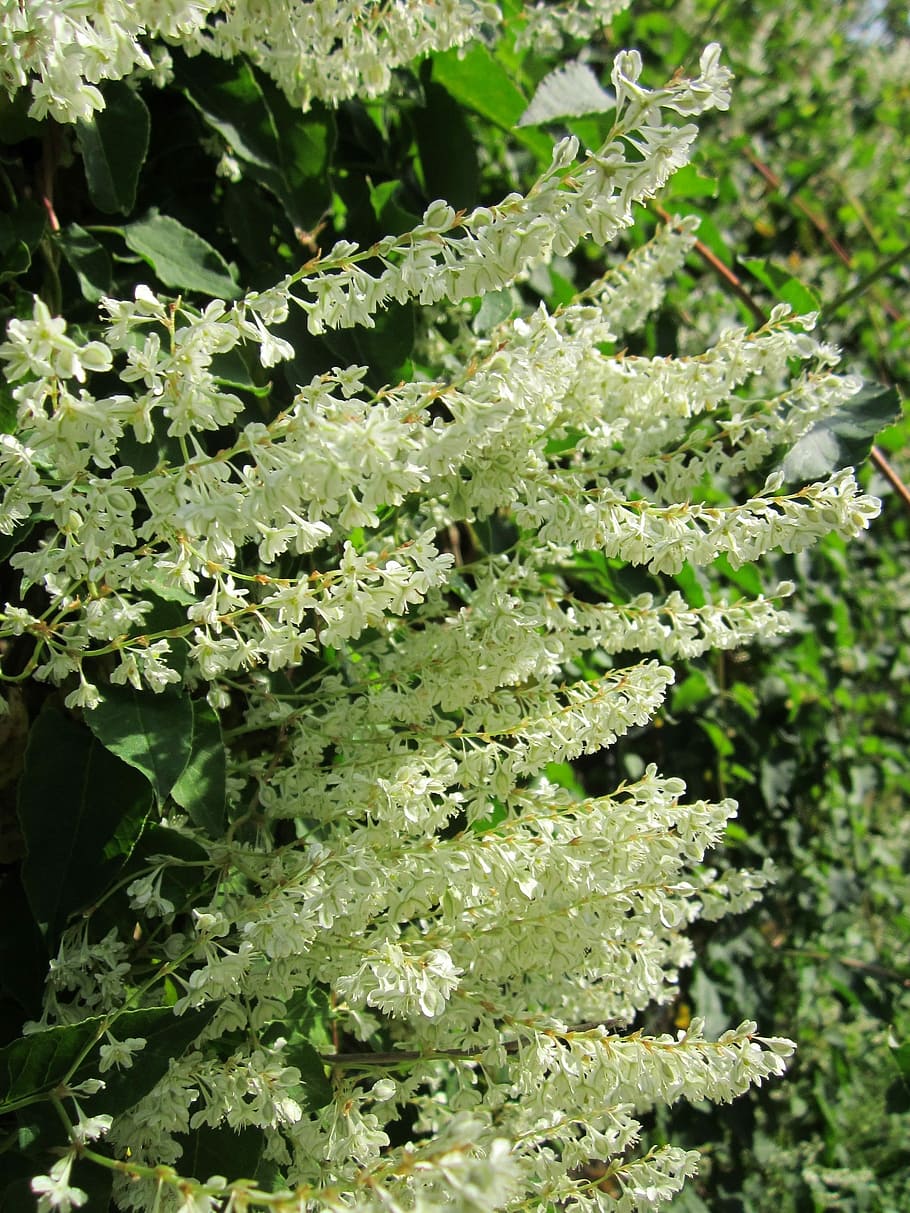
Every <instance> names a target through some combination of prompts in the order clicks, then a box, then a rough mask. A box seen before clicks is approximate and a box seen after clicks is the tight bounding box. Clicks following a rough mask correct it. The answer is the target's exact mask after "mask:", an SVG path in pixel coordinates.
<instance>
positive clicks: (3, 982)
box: [0, 869, 48, 1019]
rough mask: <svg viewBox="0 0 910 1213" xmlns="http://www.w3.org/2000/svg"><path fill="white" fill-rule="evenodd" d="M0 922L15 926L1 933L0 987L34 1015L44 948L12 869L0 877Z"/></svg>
mask: <svg viewBox="0 0 910 1213" xmlns="http://www.w3.org/2000/svg"><path fill="white" fill-rule="evenodd" d="M0 923H15V930H8V931H3V932H2V934H0V990H2V991H3V993H4V994H6V995H7V996H8V997H9V998H12V999H15V1001H16V1002H17V1003H18V1004H19V1006H20V1007H22V1008H23V1009H24V1010H25V1011H26V1013H27V1014H28V1015H29V1016H30V1017H31V1018H33V1019H37V1018H38V1016H39V1015H40V1014H41V997H42V994H43V993H44V978H45V976H46V974H47V960H48V956H47V948H46V947H45V945H44V940H43V939H42V937H41V932H40V930H39V929H38V925H37V923H36V922H35V920H34V918H33V917H32V911H31V907H30V906H29V904H28V899H27V897H26V895H25V889H24V887H23V885H22V880H21V878H20V874H19V872H17V871H16V870H15V869H12V870H11V871H9V872H7V873H6V875H5V876H4V878H3V880H2V881H0Z"/></svg>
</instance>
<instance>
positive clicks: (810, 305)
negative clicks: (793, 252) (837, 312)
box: [739, 257, 821, 315]
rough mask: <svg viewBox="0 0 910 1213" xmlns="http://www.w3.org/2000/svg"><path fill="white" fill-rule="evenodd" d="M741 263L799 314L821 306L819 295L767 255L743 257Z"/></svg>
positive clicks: (775, 296)
mask: <svg viewBox="0 0 910 1213" xmlns="http://www.w3.org/2000/svg"><path fill="white" fill-rule="evenodd" d="M739 263H740V265H741V266H742V267H743V269H744V270H746V271H747V272H748V273H750V274H751V275H752V277H753V278H755V279H756V280H757V281H758V282H760V283H761V284H762V286H764V287H766V288H767V289H768V290H769V291H770V292H771V294H772V295H773V296H774V298H775V299H779V300H780V302H781V303H789V305H790V306H791V307H792V308H793V310H794V312H796V313H797V315H805V314H806V313H808V312H817V311H818V310H819V308H820V307H821V303H820V301H819V298H818V296H817V295H816V294H815V292H814V291H811V290H810V289H809V287H807V286H806V285H805V284H804V283H802V282H800V281H799V279H798V278H794V277H793V275H792V274H789V273H787V271H786V270H785V269H782V268H781V267H780V266H779V265H774V263H773V262H771V261H768V260H767V258H765V257H741V258H740V259H739Z"/></svg>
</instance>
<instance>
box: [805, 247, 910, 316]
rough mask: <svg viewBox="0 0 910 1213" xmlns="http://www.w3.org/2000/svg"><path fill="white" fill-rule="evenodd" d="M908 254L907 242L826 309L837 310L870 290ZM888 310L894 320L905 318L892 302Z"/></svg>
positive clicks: (909, 250)
mask: <svg viewBox="0 0 910 1213" xmlns="http://www.w3.org/2000/svg"><path fill="white" fill-rule="evenodd" d="M908 256H910V244H905V245H904V247H903V248H901V249H898V250H897V252H896V253H892V254H891V256H890V257H886V258H885V260H884V261H882V262H881V263H880V264H879V265H877V266H876V267H875V269H874V270H872V271H871V272H870V273H868V274H867V275H866V276H865V278H861V279H860V281H859V282H857V284H856V285H855V286H851V287H850V289H849V290H848V291H844V293H843V294H842V295H838V297H837V298H836V299H835V300H834V302H833V303H829V304H828V306H827V307H826V309H825V310H826V311H829V312H836V311H837V309H838V308H839V307H842V306H843V305H844V304H845V303H849V301H850V300H851V299H855V298H856V297H857V295H862V294H863V293H864V292H865V291H866V290H868V288H869V287H870V286H871V285H872V283H873V282H877V281H878V279H879V278H883V277H884V276H885V274H887V273H888V272H889V271H890V270H892V269H893V268H894V267H895V266H896V265H900V263H901V262H902V261H905V260H906V259H907V257H908ZM886 311H887V312H888V314H889V316H891V319H892V320H901V319H903V317H902V316H901V314H900V312H898V311H897V310H896V309H894V308H892V307H891V306H890V304H889V305H888V306H887V307H886Z"/></svg>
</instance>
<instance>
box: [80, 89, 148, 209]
mask: <svg viewBox="0 0 910 1213" xmlns="http://www.w3.org/2000/svg"><path fill="white" fill-rule="evenodd" d="M102 91H103V94H104V102H105V105H104V109H103V110H99V111H98V112H97V113H96V114H95V115H94V117H93V119H92V121H91V122H77V123H76V138H77V140H78V142H79V150H80V151H81V152H82V159H83V161H84V163H85V176H86V179H87V181H88V192H89V194H90V196H91V199H92V202H94V204H95V206H97V208H98V210H99V211H104V213H105V214H106V215H112V214H121V215H128V214H129V212H130V211H131V210H132V209H133V207H134V206H135V204H136V186H137V184H138V182H139V173H140V171H141V169H142V165H143V163H144V162H145V156H146V152H147V151H148V146H149V127H150V123H149V112H148V110H147V109H146V106H145V102H144V101H143V100H142V98H141V97H140V96H139V94H138V93H137V92H136V91H135V89H132V88H130V86H129V85H128V84H126V83H125V82H124V81H123V80H109V81H106V82H105V84H104V86H103V90H102Z"/></svg>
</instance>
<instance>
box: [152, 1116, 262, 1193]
mask: <svg viewBox="0 0 910 1213" xmlns="http://www.w3.org/2000/svg"><path fill="white" fill-rule="evenodd" d="M175 1141H176V1142H177V1143H178V1144H179V1145H180V1146H182V1147H183V1152H182V1154H181V1155H180V1171H181V1174H182V1175H191V1176H195V1177H196V1178H199V1179H205V1178H206V1177H207V1176H209V1175H223V1174H224V1173H225V1171H228V1174H229V1178H230V1179H232V1180H237V1179H251V1180H254V1181H255V1182H256V1183H257V1185H258V1186H259V1187H260V1188H261V1187H263V1186H265V1187H266V1188H269V1187H272V1186H273V1185H274V1182H275V1174H276V1171H277V1167H276V1164H275V1163H273V1162H270V1161H269V1160H268V1159H263V1157H262V1153H263V1148H264V1146H265V1134H264V1133H263V1131H262V1130H261V1129H258V1128H254V1127H253V1126H252V1125H247V1126H245V1127H244V1128H241V1129H232V1128H230V1127H229V1126H228V1125H219V1126H218V1127H217V1128H213V1127H212V1126H211V1125H204V1126H203V1127H202V1128H201V1129H196V1130H195V1131H194V1132H192V1133H181V1134H178V1135H177V1136H176V1137H175Z"/></svg>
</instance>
